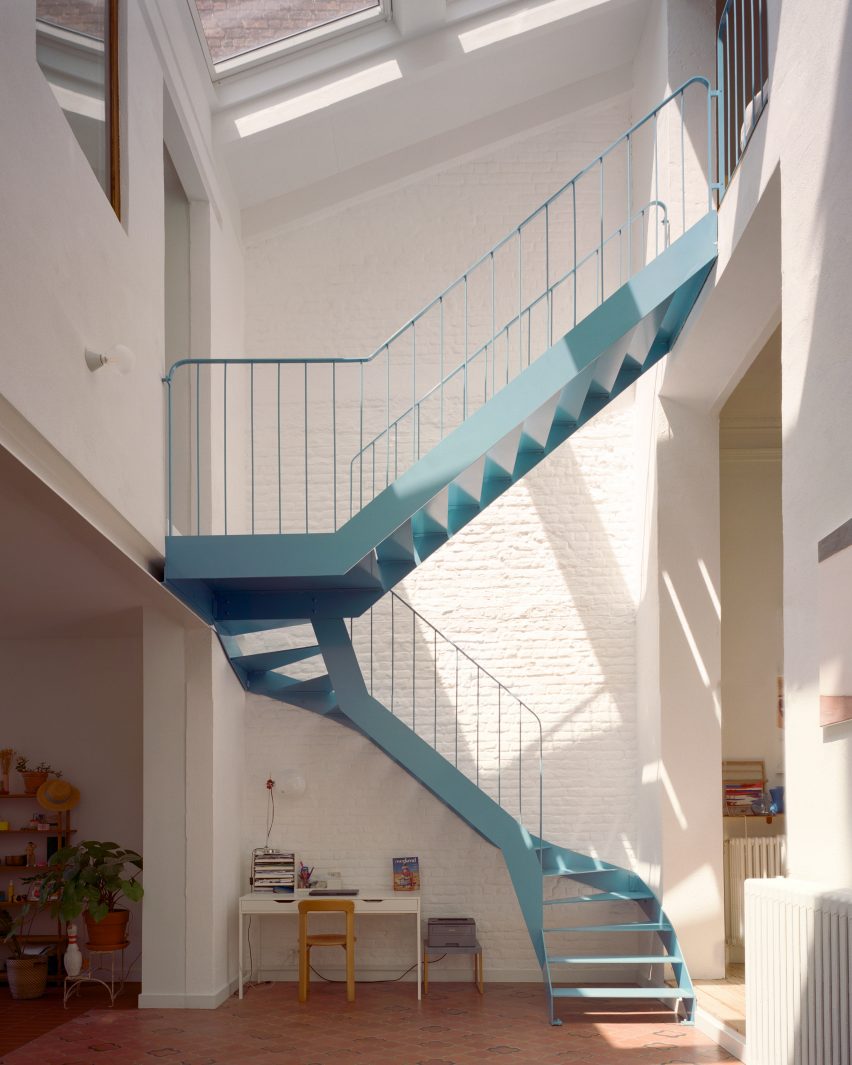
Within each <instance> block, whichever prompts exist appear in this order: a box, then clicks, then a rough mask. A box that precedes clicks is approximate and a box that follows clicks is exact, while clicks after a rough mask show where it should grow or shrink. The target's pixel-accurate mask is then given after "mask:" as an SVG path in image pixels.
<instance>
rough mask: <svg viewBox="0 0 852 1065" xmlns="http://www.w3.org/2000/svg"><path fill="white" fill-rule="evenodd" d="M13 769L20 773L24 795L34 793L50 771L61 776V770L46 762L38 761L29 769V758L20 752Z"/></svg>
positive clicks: (56, 775)
mask: <svg viewBox="0 0 852 1065" xmlns="http://www.w3.org/2000/svg"><path fill="white" fill-rule="evenodd" d="M15 769H17V771H18V772H19V773H20V774H21V780H22V781H23V782H24V793H25V794H26V795H35V793H36V792H37V791H38V789H39V788H40V787H41V786H42V784H43V783H44V782H45V781H46V780H47V778H48V777H49V776H50V775H51V773H52V774H53V775H54V776H55V777H61V776H62V771H61V770H59V769H54V768H53V767H52V766H50V765H48V763H47V762H39V764H38V765H37V766H36V767H35V769H30V762H29V759H28V758H26V757H25V756H24V755H22V754H21V755H19V757H18V760H17V762H15Z"/></svg>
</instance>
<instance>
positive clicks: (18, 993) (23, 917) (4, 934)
mask: <svg viewBox="0 0 852 1065" xmlns="http://www.w3.org/2000/svg"><path fill="white" fill-rule="evenodd" d="M38 911H39V906H38V904H32V903H28V904H27V905H26V906H25V907H24V908H23V910H22V911H21V912H20V913H19V914H18V916H17V917H15V918H14V919H13V918H12V915H11V914H10V913H9V911H8V910H6V909H2V908H0V939H2V940H3V942H4V943H5V944H6V945H7V946H8V947H9V949H10V950H11V952H12V955H11V957H9V958H7V959H6V975H7V976H8V978H9V990H10V991H11V993H12V998H19V999H28V998H41V996H42V995H43V994H44V989H45V987H47V958H46V957H45V956H44V955H45V954H47V952H48V951H50V950H52V949H53V944H52V943H47V944H45V945H44V946H42V948H41V949H40V950H38V949H35V948H32V947H29V948H28V947H27V942H26V937H27V935H28V934H29V932H30V931H31V929H32V925H33V921H34V920H35V918H36V915H37V914H38ZM33 950H35V952H34V953H31V951H33Z"/></svg>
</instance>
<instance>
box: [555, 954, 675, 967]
mask: <svg viewBox="0 0 852 1065" xmlns="http://www.w3.org/2000/svg"><path fill="white" fill-rule="evenodd" d="M547 960H548V962H550V964H551V965H668V964H670V963H675V962H681V961H683V958H682V957H681V956H680V954H622V955H610V954H601V955H597V956H595V957H591V956H589V955H588V954H586V955H564V954H553V955H550V954H549V955H548V956H547Z"/></svg>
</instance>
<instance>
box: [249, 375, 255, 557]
mask: <svg viewBox="0 0 852 1065" xmlns="http://www.w3.org/2000/svg"><path fill="white" fill-rule="evenodd" d="M249 440H250V448H251V534H252V536H254V363H251V365H250V366H249Z"/></svg>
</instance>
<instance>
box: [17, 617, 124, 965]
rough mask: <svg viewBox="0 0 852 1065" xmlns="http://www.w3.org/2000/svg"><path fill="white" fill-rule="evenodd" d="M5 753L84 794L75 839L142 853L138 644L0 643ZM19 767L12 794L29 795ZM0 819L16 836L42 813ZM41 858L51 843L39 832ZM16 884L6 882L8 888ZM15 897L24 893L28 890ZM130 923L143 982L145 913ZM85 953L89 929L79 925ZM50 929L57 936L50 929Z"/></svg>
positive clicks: (22, 809) (28, 807) (33, 807)
mask: <svg viewBox="0 0 852 1065" xmlns="http://www.w3.org/2000/svg"><path fill="white" fill-rule="evenodd" d="M0 668H2V670H3V676H4V678H5V680H4V686H3V690H4V695H3V699H4V704H5V706H6V708H7V711H6V712H5V713H4V715H3V745H4V746H9V747H13V748H14V749H15V751H16V752H20V753H23V754H24V755H25V756H26V757H27V758H29V761H30V764H31V765H36V764H37V763H38V762H40V761H46V762H49V763H50V764H51V765H53V766H55V767H56V768H58V769H61V770H62V772H63V776H64V778H65V779H66V780H67V781H69V783H71V784H73V785H74V786H75V787H76V788H79V789H80V805H79V806H77V807H76V808H75V809H74V810H73V811H72V814H71V818H72V828H73V829H74V830H75V836H74V838H73V840H72V842H75V843H79V842H80V841H81V840H85V839H99V840H114V841H115V842H117V843H118V844H119V845H120V846H123V847H128V848H131V849H135V850H139V851H140V852H142V694H141V681H142V652H141V641H140V638H139V636H138V635H137V636H133V635H122V636H115V637H112V638H104V637H97V638H96V637H89V638H82V637H81V638H79V639H39V640H0ZM20 783H21V782H20V778H19V777H18V774H17V773H16V772H15V769H14V767H13V769H12V773H11V785H12V791H21V790H23V789H22V788H21V786H20ZM0 806H2V817H4V818H5V819H7V820H9V821H10V823H11V824H12V827H13V828H15V827H19V826H20V824H21V822H23V821H26V820H28V819H29V818H30V816H32V814H33V813H35V812H37V811H40V810H41V807H40V806H39V805H38V803H37V802H36V801H35V799H33V800H32V802H30V803H27V802H24V801H23V800H16V801H15V802H14V803H12V802H5V803H3V802H2V800H0ZM33 840H34V842H35V843H36V846H37V851H36V853H37V854H40V857H41V858H42V859H43V857H44V849H43V848H44V844H43V841H41V842H40V840H39V836H38V833H35V832H34V833H33ZM27 841H28V837H26V836H14V837H13V836H9V837H8V838H6V839H3V840H2V842H3V854H16V853H23V851H24V846H25V844H26V843H27ZM8 880H9V877H4V881H3V888H4V890H6V882H7V881H8ZM18 890H22V889H21V887H19V888H18ZM128 909H130V911H131V914H132V917H131V923H130V927H129V935H130V947H129V948H128V951H127V962H128V964H129V965H130V966H131V971H132V974H133V976H132V978H133V979H137V980H138V979H139V971H140V966H139V954H140V951H141V949H142V922H141V915H142V906H141V905H139V904H130V905H129V906H128ZM77 925H78V929H79V933H80V943H81V945H82V947H83V950H84V951H85V942H86V928H85V922H84V921H83V919H82V918H80V920H79V921H78V922H77ZM47 927H48V928H49V927H50V922H49V920H48V923H47Z"/></svg>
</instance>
